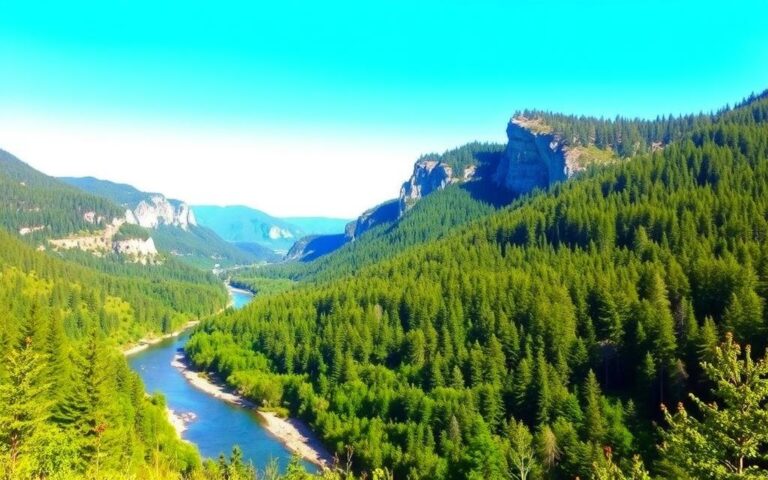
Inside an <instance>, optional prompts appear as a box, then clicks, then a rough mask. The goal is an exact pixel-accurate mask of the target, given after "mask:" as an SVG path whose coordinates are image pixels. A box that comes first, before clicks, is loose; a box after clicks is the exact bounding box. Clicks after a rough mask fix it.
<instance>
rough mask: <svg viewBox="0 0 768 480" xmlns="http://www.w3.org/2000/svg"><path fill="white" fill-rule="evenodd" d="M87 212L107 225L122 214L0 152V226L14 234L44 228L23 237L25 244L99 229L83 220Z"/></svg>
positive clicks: (101, 199) (94, 197)
mask: <svg viewBox="0 0 768 480" xmlns="http://www.w3.org/2000/svg"><path fill="white" fill-rule="evenodd" d="M87 212H94V213H95V217H99V216H101V217H103V218H104V219H105V220H106V221H107V222H111V221H112V219H113V218H120V217H122V216H123V215H124V213H125V211H124V210H123V209H122V208H120V207H118V206H116V205H114V204H113V203H112V202H110V201H109V200H107V199H105V198H101V197H97V196H95V195H90V194H88V193H85V192H83V191H81V190H78V189H77V188H75V187H71V186H69V185H65V184H63V183H61V182H58V181H57V180H55V179H53V178H51V177H49V176H47V175H43V174H41V173H40V172H38V171H36V170H35V169H33V168H31V167H30V166H29V165H26V164H25V163H23V162H21V161H20V160H19V159H17V158H16V157H14V156H13V155H11V154H10V153H8V152H6V151H4V150H0V227H2V228H4V229H6V230H9V231H12V232H14V233H19V230H21V229H22V228H25V227H26V228H35V227H44V228H43V229H41V230H39V231H36V232H33V233H31V234H29V235H27V236H26V238H27V239H28V240H29V241H39V240H40V239H42V238H51V237H57V236H58V237H61V236H65V235H68V234H71V233H76V232H80V231H90V230H95V229H99V228H103V226H99V225H96V224H94V223H91V222H88V221H86V220H85V218H84V214H85V213H87Z"/></svg>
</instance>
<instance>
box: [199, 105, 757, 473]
mask: <svg viewBox="0 0 768 480" xmlns="http://www.w3.org/2000/svg"><path fill="white" fill-rule="evenodd" d="M708 118H709V119H708V120H703V121H701V122H692V123H691V124H690V129H689V130H687V131H685V132H683V133H681V134H680V139H679V140H676V141H672V142H671V143H669V144H668V145H666V146H665V148H664V149H663V150H660V151H656V152H654V153H652V154H645V155H641V156H637V157H635V158H633V159H632V160H631V161H627V162H621V163H619V164H615V165H612V166H610V167H605V168H600V169H591V170H590V171H589V172H587V173H585V174H584V175H583V176H582V177H581V178H579V179H578V180H575V181H571V182H566V183H564V184H560V185H556V186H553V187H552V188H551V189H550V191H549V192H539V193H535V194H533V195H532V196H530V197H526V198H521V199H519V200H517V201H516V202H514V203H513V204H512V205H510V206H509V207H508V208H505V209H503V210H501V211H499V212H497V213H492V214H490V215H489V216H487V217H485V218H483V219H481V220H480V221H478V222H475V223H472V224H470V225H468V226H465V227H464V228H460V229H459V230H458V231H457V232H454V233H453V234H450V235H448V236H446V237H445V238H442V239H439V240H436V241H429V242H427V243H424V244H423V245H417V246H412V247H409V248H405V249H402V251H401V252H400V253H397V252H396V251H397V250H399V249H398V248H397V247H396V246H393V247H392V250H394V251H395V252H394V253H392V254H391V258H387V259H384V260H382V261H379V262H377V263H375V264H371V265H368V266H365V267H364V268H363V269H362V270H361V271H359V272H358V273H356V274H354V275H349V273H350V272H351V271H352V270H351V269H348V268H339V269H338V272H337V273H338V276H336V277H334V276H329V277H328V278H326V279H320V280H319V281H317V282H315V283H313V284H306V285H304V286H301V285H300V286H299V287H297V288H294V289H292V290H290V291H287V292H283V293H277V294H274V295H266V296H263V297H261V298H257V299H256V300H255V301H254V302H253V303H252V304H251V305H250V306H249V307H247V308H246V309H244V310H242V311H240V312H231V313H228V314H227V315H226V316H225V317H223V318H218V319H216V320H214V321H210V322H206V323H205V324H204V325H203V327H202V328H201V329H200V331H198V332H197V333H196V334H195V335H194V336H193V338H192V340H191V341H190V342H189V344H188V351H189V353H190V354H191V356H192V358H193V360H194V362H195V363H196V364H197V365H198V366H200V367H201V368H204V369H207V370H213V371H216V372H219V373H220V374H222V375H223V376H224V377H225V378H227V379H228V382H229V383H230V384H232V385H234V386H236V387H237V388H239V389H240V390H241V391H242V392H244V393H245V394H246V395H247V396H249V397H250V398H252V399H253V400H255V401H257V402H261V403H262V404H263V405H265V406H267V407H276V408H283V407H285V408H288V409H289V410H290V412H291V413H292V414H294V415H297V416H299V417H301V418H303V419H305V420H307V421H308V422H309V423H310V424H311V425H312V426H313V428H314V429H315V430H316V431H317V432H318V434H319V435H320V436H321V437H322V438H323V439H324V440H325V442H326V443H327V444H328V445H329V446H330V447H331V448H332V449H333V450H335V451H336V452H339V453H342V452H344V451H345V450H346V449H347V448H348V447H351V448H352V449H353V450H354V452H355V464H354V466H355V468H356V469H358V470H361V471H364V470H371V469H374V468H377V467H388V468H391V469H392V471H393V473H394V476H395V478H456V479H459V478H488V479H496V478H539V477H543V478H574V477H575V476H579V477H580V478H649V477H648V473H647V472H646V471H645V469H644V468H643V467H642V464H645V467H646V468H647V469H648V470H650V472H651V474H653V475H657V476H659V477H661V478H765V476H766V475H768V473H767V472H766V470H765V469H766V468H768V463H766V461H765V459H764V458H765V457H764V456H765V454H766V453H768V445H766V437H768V426H767V425H766V424H767V423H768V422H766V420H765V417H766V413H765V405H766V404H765V402H766V397H767V396H768V393H767V392H768V387H766V379H765V377H766V373H767V372H766V367H765V363H764V362H758V363H751V362H750V361H741V363H740V359H742V358H744V357H743V356H742V351H741V349H740V347H738V346H737V345H736V344H735V343H734V340H735V341H736V342H738V343H740V344H742V345H751V351H750V350H749V349H746V355H747V356H750V355H751V353H750V352H756V354H755V355H753V357H754V358H757V357H761V356H762V355H760V354H759V353H757V352H763V351H764V349H765V347H766V340H765V339H766V328H767V326H768V323H767V320H768V318H767V317H766V311H765V308H764V303H765V299H766V298H767V297H768V290H767V289H766V285H768V247H766V245H767V244H766V236H768V220H767V218H768V194H767V193H768V124H766V123H765V120H766V119H768V99H765V98H762V99H758V98H753V99H751V101H748V102H746V103H745V104H744V105H741V106H739V108H737V109H735V110H724V111H722V112H719V113H718V114H717V115H716V116H711V117H708ZM590 121H591V120H590ZM651 123H652V122H651ZM659 127H660V126H659ZM424 203H426V202H424ZM415 211H416V209H414V213H415ZM406 218H407V217H406ZM438 222H439V221H437V220H435V222H434V223H435V224H437V223H438ZM382 248H383V247H382ZM381 257H382V258H385V257H387V255H386V254H382V255H381ZM726 334H732V335H733V337H732V338H731V337H728V336H727V335H726ZM721 342H725V343H723V344H722V345H723V346H722V347H720V348H718V345H720V344H721ZM739 379H740V380H739ZM725 380H728V381H725ZM729 382H730V383H729ZM688 394H694V395H695V397H694V398H689V397H688ZM713 400H715V401H718V402H719V404H720V406H721V407H722V414H721V413H720V410H713V409H711V408H710V407H708V405H709V404H708V403H707V402H711V401H713ZM678 403H680V405H682V406H684V408H686V409H688V411H690V414H689V413H688V412H687V411H686V410H682V409H681V410H678V407H677V405H678ZM660 405H664V406H666V407H667V409H666V410H663V409H661V408H660ZM747 425H748V426H749V428H745V426H747ZM746 431H748V432H750V433H751V435H744V432H746Z"/></svg>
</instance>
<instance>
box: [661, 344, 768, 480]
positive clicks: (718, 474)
mask: <svg viewBox="0 0 768 480" xmlns="http://www.w3.org/2000/svg"><path fill="white" fill-rule="evenodd" d="M702 369H703V370H704V373H705V374H706V376H707V378H708V379H709V380H710V381H711V382H712V383H713V384H714V388H713V390H712V394H713V396H714V397H715V398H716V399H717V400H716V402H713V403H706V402H704V401H702V400H701V399H699V398H698V397H697V396H696V395H693V394H691V395H690V398H691V401H692V402H693V403H694V404H695V405H696V407H697V409H698V411H699V412H700V414H701V417H700V418H697V417H694V416H692V415H690V414H689V413H688V412H687V410H686V408H685V407H684V406H683V405H682V404H679V405H678V407H677V411H676V412H675V413H674V414H672V413H670V412H669V411H668V410H667V409H666V408H664V416H665V418H666V420H667V423H668V424H669V428H668V429H667V430H664V431H662V444H661V452H662V455H663V457H664V462H665V464H666V465H675V466H677V467H678V468H682V469H683V470H684V471H686V472H687V473H688V474H690V475H692V476H693V477H697V478H764V477H765V476H768V470H765V469H764V468H763V467H762V465H761V462H762V459H763V458H764V455H765V452H766V450H768V410H766V409H765V403H766V401H768V359H766V358H761V359H759V360H757V361H756V362H755V361H753V360H752V356H751V348H750V347H749V346H747V347H746V348H745V349H744V353H743V355H742V349H741V346H740V345H739V344H737V343H736V342H734V340H733V336H732V335H731V334H730V333H729V334H727V335H726V339H725V342H724V343H723V344H722V345H721V346H720V347H717V348H716V350H715V353H714V358H713V360H712V362H711V363H710V362H704V363H703V364H702Z"/></svg>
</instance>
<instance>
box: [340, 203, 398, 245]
mask: <svg viewBox="0 0 768 480" xmlns="http://www.w3.org/2000/svg"><path fill="white" fill-rule="evenodd" d="M399 206H400V201H399V199H394V200H389V201H388V202H384V203H382V204H381V205H378V206H376V207H373V208H371V209H368V210H366V211H365V212H363V214H362V215H360V217H358V219H357V220H355V221H354V222H349V223H348V224H347V228H345V229H344V235H345V236H346V237H347V239H348V240H354V239H355V238H357V237H359V236H360V235H362V234H363V233H365V232H367V231H368V230H370V229H371V228H373V227H375V226H377V225H381V224H382V223H387V222H393V221H395V220H397V218H398V216H399V208H400V207H399Z"/></svg>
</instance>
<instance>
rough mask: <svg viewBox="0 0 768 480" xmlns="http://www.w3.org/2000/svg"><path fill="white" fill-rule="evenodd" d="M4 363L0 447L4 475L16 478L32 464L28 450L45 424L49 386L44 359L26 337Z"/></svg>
mask: <svg viewBox="0 0 768 480" xmlns="http://www.w3.org/2000/svg"><path fill="white" fill-rule="evenodd" d="M6 365H7V372H8V377H7V380H6V381H5V382H3V383H0V445H2V446H3V447H0V448H2V450H3V451H2V454H3V456H4V457H5V458H4V459H3V462H2V464H4V465H7V467H6V475H7V478H18V477H23V476H24V474H28V473H29V471H30V470H34V469H35V468H36V466H35V465H34V462H35V457H34V455H33V454H32V452H33V449H34V444H35V442H39V441H41V440H42V439H41V436H42V434H43V432H44V430H45V428H46V422H47V420H48V416H49V413H48V412H49V410H50V403H49V401H48V397H47V393H48V390H49V388H50V387H49V384H47V383H46V378H45V359H44V357H43V356H42V355H41V354H40V353H38V352H36V351H35V350H34V349H33V348H32V339H31V338H30V337H26V338H25V339H24V340H23V345H22V346H21V347H19V348H18V349H14V350H12V351H11V352H10V353H9V354H8V356H7V358H6ZM22 472H24V473H22Z"/></svg>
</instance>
